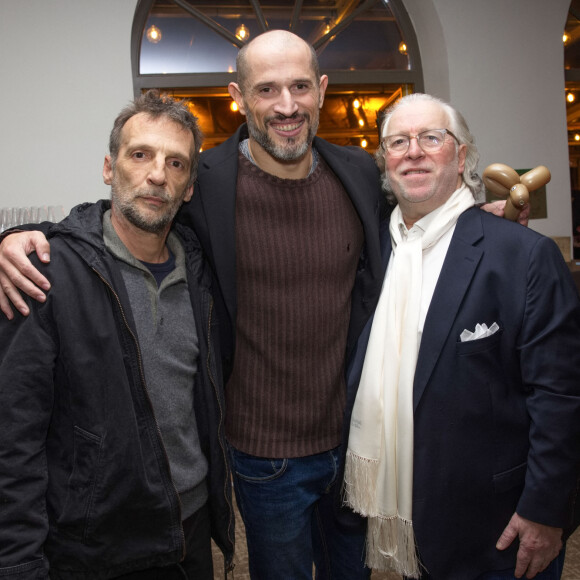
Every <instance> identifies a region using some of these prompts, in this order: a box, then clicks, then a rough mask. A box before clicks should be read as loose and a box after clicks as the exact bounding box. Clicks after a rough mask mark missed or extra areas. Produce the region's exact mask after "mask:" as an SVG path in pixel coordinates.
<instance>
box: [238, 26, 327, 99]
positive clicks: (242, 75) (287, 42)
mask: <svg viewBox="0 0 580 580" xmlns="http://www.w3.org/2000/svg"><path fill="white" fill-rule="evenodd" d="M290 50H303V51H304V52H305V53H307V54H309V55H310V56H309V62H310V69H309V71H308V76H310V74H312V75H313V76H314V78H315V79H317V80H318V79H320V67H319V65H318V57H317V55H316V51H315V50H314V48H313V47H312V46H311V45H310V44H308V43H307V42H306V41H305V40H302V38H300V37H299V36H296V34H293V33H292V32H288V31H287V30H270V31H268V32H264V33H263V34H260V35H258V36H256V37H255V38H254V39H252V40H251V41H250V42H249V43H248V44H246V45H244V46H243V47H242V48H241V49H240V50H239V52H238V56H237V59H236V68H237V71H238V85H239V87H240V90H241V91H242V93H244V92H245V91H246V89H247V82H248V78H249V76H250V74H251V70H252V68H253V66H254V62H255V61H256V60H257V59H258V60H259V59H260V58H263V57H264V56H265V55H268V56H269V58H272V59H276V57H277V55H280V56H282V55H284V54H286V53H287V52H288V51H290Z"/></svg>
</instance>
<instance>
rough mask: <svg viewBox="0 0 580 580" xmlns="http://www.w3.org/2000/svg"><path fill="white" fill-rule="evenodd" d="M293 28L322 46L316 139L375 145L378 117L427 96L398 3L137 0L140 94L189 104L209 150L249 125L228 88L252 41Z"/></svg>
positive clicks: (134, 51)
mask: <svg viewBox="0 0 580 580" xmlns="http://www.w3.org/2000/svg"><path fill="white" fill-rule="evenodd" d="M268 29H287V30H291V31H292V32H294V33H296V34H298V35H299V36H301V37H302V38H304V39H305V40H307V41H308V42H310V43H311V44H312V45H313V46H314V47H315V48H316V50H317V53H318V55H319V60H320V66H321V70H322V71H323V72H324V73H325V74H328V76H329V78H330V84H329V88H328V90H327V93H326V99H325V104H324V107H323V110H322V112H321V117H320V126H319V130H318V135H319V136H321V137H323V138H325V139H327V140H329V141H332V142H334V143H338V144H341V145H347V144H352V145H360V146H362V147H366V148H368V149H369V151H372V150H374V149H375V148H376V147H377V145H378V136H377V128H376V119H377V115H379V114H380V111H382V110H384V109H385V108H386V107H387V106H388V105H389V104H390V103H391V102H393V101H394V100H396V99H397V98H398V97H399V96H401V95H403V94H407V93H409V92H415V91H418V90H422V88H423V79H422V73H421V59H420V55H419V50H418V45H417V42H416V38H415V34H414V31H413V28H412V26H411V23H410V20H409V18H408V15H407V13H406V11H405V10H404V7H403V5H402V3H401V1H400V0H388V1H387V0H361V1H360V2H358V1H349V0H344V1H343V0H294V1H292V0H250V1H249V2H238V1H236V0H234V1H228V0H218V1H217V2H215V1H214V2H204V1H200V0H140V1H139V2H138V4H137V8H136V10H135V17H134V21H133V30H132V40H131V57H132V67H133V86H134V91H135V95H137V94H139V93H140V92H141V91H143V90H146V89H149V88H159V89H163V90H165V91H167V92H169V93H170V94H172V95H173V96H175V97H177V98H185V97H187V98H189V99H190V100H191V102H192V108H193V111H194V113H195V114H196V115H197V116H198V118H199V119H200V123H201V126H202V130H203V132H204V135H205V145H204V147H206V148H209V147H213V146H215V145H218V144H220V143H221V142H223V141H224V140H225V139H227V138H228V137H229V136H230V135H231V134H232V133H233V132H234V131H235V130H236V128H237V127H238V126H239V125H240V123H242V122H243V117H242V116H241V115H240V114H239V113H238V112H236V111H235V110H233V109H232V108H231V105H232V101H231V99H230V97H229V94H228V93H227V90H226V87H227V85H228V83H229V82H230V81H232V80H234V79H235V76H234V73H235V58H236V55H237V51H238V49H239V47H241V46H242V45H243V44H244V42H246V41H247V40H248V39H249V38H252V37H253V36H256V35H257V34H260V33H261V32H263V31H265V30H268Z"/></svg>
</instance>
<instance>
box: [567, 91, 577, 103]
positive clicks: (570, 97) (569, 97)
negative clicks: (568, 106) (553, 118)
mask: <svg viewBox="0 0 580 580" xmlns="http://www.w3.org/2000/svg"><path fill="white" fill-rule="evenodd" d="M566 100H567V101H568V102H569V103H573V102H574V101H575V100H576V95H575V94H574V93H568V94H567V95H566Z"/></svg>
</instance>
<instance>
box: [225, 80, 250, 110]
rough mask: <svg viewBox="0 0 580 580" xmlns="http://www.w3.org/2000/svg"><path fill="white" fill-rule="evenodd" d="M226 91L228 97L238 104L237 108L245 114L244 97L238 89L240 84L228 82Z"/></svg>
mask: <svg viewBox="0 0 580 580" xmlns="http://www.w3.org/2000/svg"><path fill="white" fill-rule="evenodd" d="M228 93H230V97H232V99H233V100H234V101H235V102H236V105H238V110H239V111H240V113H241V114H242V115H244V116H246V108H245V107H244V99H243V97H242V91H241V90H240V86H239V85H238V83H230V84H229V85H228Z"/></svg>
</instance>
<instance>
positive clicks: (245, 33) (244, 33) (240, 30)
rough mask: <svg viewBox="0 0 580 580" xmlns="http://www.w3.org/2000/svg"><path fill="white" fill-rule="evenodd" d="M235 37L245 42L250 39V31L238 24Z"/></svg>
mask: <svg viewBox="0 0 580 580" xmlns="http://www.w3.org/2000/svg"><path fill="white" fill-rule="evenodd" d="M236 36H237V37H238V38H239V39H240V40H243V41H244V42H245V41H246V40H248V38H250V31H249V30H248V29H247V28H246V26H245V25H244V24H240V25H239V26H238V27H237V28H236Z"/></svg>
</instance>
